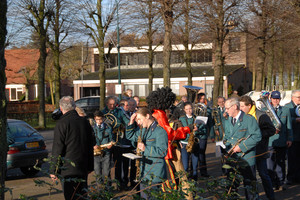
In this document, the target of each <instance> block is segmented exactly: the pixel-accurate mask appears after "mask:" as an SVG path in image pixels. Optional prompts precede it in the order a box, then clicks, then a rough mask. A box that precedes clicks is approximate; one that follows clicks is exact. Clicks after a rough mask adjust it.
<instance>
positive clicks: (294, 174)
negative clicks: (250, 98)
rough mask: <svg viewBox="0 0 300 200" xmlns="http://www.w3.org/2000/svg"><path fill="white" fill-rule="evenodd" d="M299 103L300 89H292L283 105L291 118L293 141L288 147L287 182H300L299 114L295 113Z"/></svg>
mask: <svg viewBox="0 0 300 200" xmlns="http://www.w3.org/2000/svg"><path fill="white" fill-rule="evenodd" d="M299 105H300V90H293V92H292V101H291V102H290V103H288V104H287V105H285V107H286V108H287V109H289V111H290V114H291V118H292V132H293V143H292V145H291V147H290V148H289V149H288V175H287V179H288V184H292V183H300V154H299V152H300V116H297V115H296V109H297V106H299Z"/></svg>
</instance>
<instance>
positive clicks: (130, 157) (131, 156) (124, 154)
mask: <svg viewBox="0 0 300 200" xmlns="http://www.w3.org/2000/svg"><path fill="white" fill-rule="evenodd" d="M122 155H123V156H124V157H126V158H129V159H131V160H135V159H140V158H142V156H138V155H136V154H133V153H123V154H122Z"/></svg>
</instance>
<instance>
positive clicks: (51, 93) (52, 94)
mask: <svg viewBox="0 0 300 200" xmlns="http://www.w3.org/2000/svg"><path fill="white" fill-rule="evenodd" d="M53 84H54V82H53V80H51V79H50V80H49V87H50V96H51V104H52V105H54V104H55V102H54V92H53Z"/></svg>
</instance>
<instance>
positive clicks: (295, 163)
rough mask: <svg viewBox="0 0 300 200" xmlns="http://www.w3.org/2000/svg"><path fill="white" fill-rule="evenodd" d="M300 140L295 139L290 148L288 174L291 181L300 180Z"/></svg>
mask: <svg viewBox="0 0 300 200" xmlns="http://www.w3.org/2000/svg"><path fill="white" fill-rule="evenodd" d="M299 169H300V142H299V141H293V143H292V145H291V147H290V148H289V149H288V175H287V179H288V181H290V182H297V183H299V182H300V170H299Z"/></svg>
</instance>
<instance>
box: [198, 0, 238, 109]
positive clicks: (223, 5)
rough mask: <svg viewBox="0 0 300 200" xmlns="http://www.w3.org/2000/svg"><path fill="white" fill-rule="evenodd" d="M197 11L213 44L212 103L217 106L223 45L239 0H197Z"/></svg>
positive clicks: (220, 87) (222, 68) (220, 84)
mask: <svg viewBox="0 0 300 200" xmlns="http://www.w3.org/2000/svg"><path fill="white" fill-rule="evenodd" d="M196 2H197V9H198V10H199V11H200V13H199V15H198V17H199V20H201V22H202V23H203V24H202V25H203V26H204V27H206V28H207V30H208V32H209V33H211V35H212V39H213V44H214V52H213V55H214V64H213V69H214V89H213V102H214V105H216V104H217V97H218V96H223V75H224V60H225V56H224V53H223V45H224V41H225V38H226V36H227V34H228V32H229V29H230V28H232V27H233V26H234V25H235V22H234V20H235V19H234V17H235V16H234V14H235V13H236V10H235V9H236V6H237V5H238V3H239V0H213V1H206V0H199V1H196Z"/></svg>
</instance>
